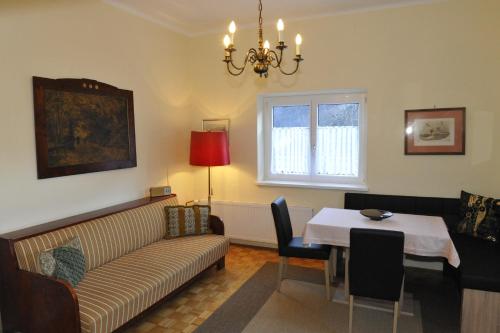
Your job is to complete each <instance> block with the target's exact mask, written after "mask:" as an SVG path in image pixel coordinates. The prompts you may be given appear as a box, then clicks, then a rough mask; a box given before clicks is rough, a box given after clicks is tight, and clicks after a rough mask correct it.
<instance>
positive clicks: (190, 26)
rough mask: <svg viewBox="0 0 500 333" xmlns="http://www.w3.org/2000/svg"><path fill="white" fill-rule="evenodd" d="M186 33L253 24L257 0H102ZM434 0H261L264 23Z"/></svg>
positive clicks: (194, 34) (194, 33)
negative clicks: (229, 25)
mask: <svg viewBox="0 0 500 333" xmlns="http://www.w3.org/2000/svg"><path fill="white" fill-rule="evenodd" d="M103 1H104V2H106V3H108V4H110V5H113V6H116V7H118V8H121V9H123V10H126V11H128V12H130V13H132V14H136V15H139V16H141V17H143V18H145V19H148V20H150V21H153V22H156V23H158V24H161V25H164V26H166V27H168V28H170V29H172V30H174V31H177V32H180V33H183V34H185V35H187V36H196V35H202V34H207V33H212V32H221V33H223V32H224V31H225V29H226V26H227V24H228V23H229V22H230V21H231V20H235V21H236V24H237V25H238V27H239V28H244V27H249V26H252V27H254V26H256V24H257V19H258V0H103ZM434 1H435V0H307V1H304V0H263V13H262V16H263V18H264V24H266V23H270V22H275V21H276V20H277V19H278V18H283V20H284V21H285V24H286V22H287V21H290V20H301V19H307V18H313V17H319V16H330V15H336V14H340V13H346V12H353V11H366V10H377V9H383V8H390V7H399V6H408V5H415V4H421V3H429V2H434Z"/></svg>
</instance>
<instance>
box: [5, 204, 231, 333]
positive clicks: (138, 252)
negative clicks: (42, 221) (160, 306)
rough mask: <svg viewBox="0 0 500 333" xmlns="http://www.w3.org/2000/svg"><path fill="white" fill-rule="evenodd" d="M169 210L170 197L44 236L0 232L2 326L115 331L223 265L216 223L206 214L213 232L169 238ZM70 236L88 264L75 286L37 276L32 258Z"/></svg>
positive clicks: (26, 329) (223, 247)
mask: <svg viewBox="0 0 500 333" xmlns="http://www.w3.org/2000/svg"><path fill="white" fill-rule="evenodd" d="M167 205H177V199H176V197H175V196H171V197H169V198H167V199H164V200H150V199H145V200H143V201H142V204H137V202H136V204H133V205H132V206H131V207H132V208H130V209H125V210H121V211H120V210H119V211H118V212H116V213H113V214H104V216H100V217H97V218H93V219H90V220H85V221H83V222H79V223H70V225H69V226H66V227H62V228H53V230H47V231H46V232H41V233H35V234H30V233H28V235H25V234H23V233H21V234H22V235H23V236H22V237H18V236H16V235H19V232H14V233H11V234H6V235H2V236H1V237H0V246H1V247H0V255H1V257H0V259H1V260H2V270H4V268H5V267H8V268H10V269H7V271H5V272H2V282H3V283H2V286H3V288H2V294H1V295H2V297H1V300H2V302H1V303H2V310H1V311H2V321H3V325H4V329H10V330H13V331H21V332H84V333H105V332H113V331H115V330H117V329H119V328H121V327H123V325H124V324H126V323H128V322H130V321H131V320H132V319H133V318H135V317H137V316H138V315H139V314H141V313H142V312H144V311H145V310H147V309H149V308H151V307H152V306H153V305H155V304H157V303H158V302H160V301H161V300H163V299H164V298H165V297H166V296H167V295H170V294H172V293H173V292H174V291H176V290H179V289H180V288H181V287H182V286H185V285H186V284H187V283H188V282H190V281H191V280H192V279H193V278H195V277H196V276H197V275H198V274H200V273H201V272H203V271H204V270H206V269H207V268H209V267H211V266H213V265H214V264H218V266H219V267H220V268H221V267H223V266H224V256H225V255H226V253H227V251H228V249H229V241H228V239H227V238H226V237H224V236H223V232H220V230H221V228H222V230H223V225H222V222H221V221H220V220H219V219H218V218H216V217H213V216H211V221H210V222H211V224H212V229H213V230H215V233H214V234H208V235H201V236H190V237H181V238H174V239H168V240H167V239H164V237H165V234H166V220H165V212H164V207H165V206H167ZM98 216H99V214H98ZM49 229H50V228H49ZM54 229H55V230H54ZM216 233H219V234H216ZM221 234H222V235H221ZM75 236H78V237H79V238H80V240H81V243H82V248H83V252H84V255H85V259H86V273H85V277H84V278H83V280H82V281H81V282H80V283H79V284H78V286H77V287H75V288H72V287H71V286H70V285H69V284H68V283H66V282H64V281H58V280H55V279H51V278H48V277H44V276H42V275H40V274H39V272H40V269H39V267H38V261H37V257H38V254H39V253H40V252H41V251H43V250H47V249H50V248H54V247H57V246H59V245H61V244H63V243H65V242H66V241H68V240H70V239H71V238H73V237H75ZM4 251H5V252H4ZM11 266H14V267H11ZM47 281H49V282H47ZM40 284H41V285H40ZM26 288H27V289H28V290H26ZM38 288H42V289H45V293H44V291H43V290H38ZM65 290H66V291H67V293H64V291H65ZM68 304H69V305H70V308H69V309H68V308H63V307H67V306H68ZM71 310H73V311H71ZM39 317H41V318H43V320H41V319H39Z"/></svg>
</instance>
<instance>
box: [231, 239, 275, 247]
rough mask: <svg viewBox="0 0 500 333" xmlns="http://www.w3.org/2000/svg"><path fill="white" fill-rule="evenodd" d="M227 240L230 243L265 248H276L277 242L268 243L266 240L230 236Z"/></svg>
mask: <svg viewBox="0 0 500 333" xmlns="http://www.w3.org/2000/svg"><path fill="white" fill-rule="evenodd" d="M229 241H230V242H231V243H232V244H239V245H247V246H255V247H265V248H270V249H277V248H278V245H277V244H273V243H268V242H260V241H254V240H248V239H241V238H233V237H230V238H229Z"/></svg>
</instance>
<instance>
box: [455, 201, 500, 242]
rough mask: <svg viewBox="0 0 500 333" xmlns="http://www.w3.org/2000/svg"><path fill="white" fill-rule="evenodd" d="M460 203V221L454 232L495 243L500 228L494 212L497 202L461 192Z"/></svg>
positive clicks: (499, 222)
mask: <svg viewBox="0 0 500 333" xmlns="http://www.w3.org/2000/svg"><path fill="white" fill-rule="evenodd" d="M460 202H461V206H460V212H461V216H462V220H461V221H460V223H458V225H457V229H456V231H457V232H458V233H463V234H467V235H470V236H473V237H478V238H482V239H485V240H488V241H491V242H496V241H497V237H498V230H499V228H500V221H499V220H498V218H497V216H496V212H495V209H496V206H497V204H498V201H497V200H495V199H493V198H487V197H483V196H481V195H477V194H471V193H468V192H465V191H462V193H461V195H460Z"/></svg>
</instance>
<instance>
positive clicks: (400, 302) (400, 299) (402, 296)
mask: <svg viewBox="0 0 500 333" xmlns="http://www.w3.org/2000/svg"><path fill="white" fill-rule="evenodd" d="M404 294H405V276H404V275H403V282H402V283H401V295H400V296H399V313H398V316H399V315H400V313H401V309H402V308H403V304H404V298H405V296H404Z"/></svg>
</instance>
